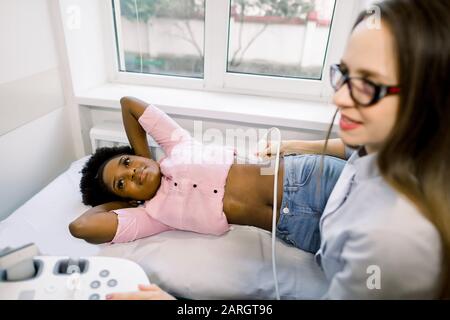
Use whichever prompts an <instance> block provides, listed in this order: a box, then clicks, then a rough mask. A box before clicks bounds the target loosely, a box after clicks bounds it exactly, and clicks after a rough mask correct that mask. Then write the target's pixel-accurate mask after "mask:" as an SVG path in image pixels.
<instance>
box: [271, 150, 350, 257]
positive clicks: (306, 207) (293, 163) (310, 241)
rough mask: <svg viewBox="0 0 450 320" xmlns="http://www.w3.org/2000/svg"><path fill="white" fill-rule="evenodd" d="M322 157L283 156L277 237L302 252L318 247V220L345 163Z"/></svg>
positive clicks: (333, 158) (314, 250)
mask: <svg viewBox="0 0 450 320" xmlns="http://www.w3.org/2000/svg"><path fill="white" fill-rule="evenodd" d="M322 157H323V156H322V155H289V156H285V157H284V179H283V200H282V203H281V208H280V217H279V220H278V223H277V236H278V237H279V238H280V239H282V240H283V241H285V242H287V243H288V244H291V245H293V246H295V247H297V248H299V249H302V250H304V251H308V252H312V253H316V252H317V250H319V247H320V230H319V221H320V217H321V216H322V213H323V211H324V209H325V205H326V204H327V200H328V197H329V196H330V194H331V191H333V188H334V185H335V184H336V182H337V180H338V178H339V175H340V174H341V171H342V169H343V168H344V165H345V161H344V160H341V159H338V158H335V157H330V156H324V157H323V168H322V169H321V161H322Z"/></svg>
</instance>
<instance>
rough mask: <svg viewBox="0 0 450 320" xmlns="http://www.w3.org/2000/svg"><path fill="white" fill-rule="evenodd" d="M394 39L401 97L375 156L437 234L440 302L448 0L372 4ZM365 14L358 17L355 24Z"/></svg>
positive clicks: (447, 157) (447, 158) (446, 175)
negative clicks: (387, 132) (384, 141)
mask: <svg viewBox="0 0 450 320" xmlns="http://www.w3.org/2000/svg"><path fill="white" fill-rule="evenodd" d="M376 6H377V7H378V8H379V9H380V13H381V19H382V21H383V22H384V23H386V25H387V26H388V27H389V29H390V31H391V32H392V34H393V37H394V39H395V45H396V52H397V68H398V69H397V73H398V75H399V79H400V86H401V88H402V92H401V94H400V97H399V98H400V102H399V108H398V113H397V119H396V123H395V125H394V129H393V130H392V132H391V133H390V135H389V137H388V139H387V141H386V143H385V144H384V145H383V147H382V148H381V150H380V151H379V155H378V166H379V168H380V172H381V174H382V175H383V177H384V179H385V180H386V181H387V182H388V183H389V184H390V185H391V186H392V187H393V188H395V189H396V190H397V191H399V192H400V193H402V194H403V195H405V196H406V197H407V198H408V199H410V200H411V201H412V202H413V203H414V204H415V205H416V206H417V207H418V208H419V210H420V211H421V212H422V214H423V215H424V216H425V217H426V218H427V219H428V220H429V221H430V222H431V223H433V225H434V226H435V227H436V228H437V230H438V231H439V233H440V236H441V240H442V245H443V254H444V264H443V266H442V268H443V269H442V270H443V272H444V282H443V284H442V286H443V287H442V292H441V296H440V297H441V298H445V299H449V298H450V274H449V269H450V1H448V0H432V1H423V0H387V1H384V2H381V3H378V4H376ZM369 15H370V14H369V13H367V12H363V13H361V15H360V16H359V18H358V19H357V21H356V24H355V27H356V25H358V24H359V23H360V22H362V21H363V20H364V19H366V18H367V17H368V16H369Z"/></svg>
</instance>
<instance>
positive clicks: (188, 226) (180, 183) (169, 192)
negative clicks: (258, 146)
mask: <svg viewBox="0 0 450 320" xmlns="http://www.w3.org/2000/svg"><path fill="white" fill-rule="evenodd" d="M139 123H140V124H141V126H142V127H143V128H144V129H145V131H146V132H147V133H148V134H150V135H151V136H152V137H153V139H155V141H156V142H157V143H158V144H159V145H160V146H161V148H162V149H163V150H164V153H165V154H166V157H165V158H163V159H161V160H160V170H161V175H162V179H161V185H160V187H159V189H158V191H157V193H156V195H155V196H154V197H153V198H152V199H150V200H148V201H146V202H145V204H144V205H143V206H140V207H138V208H126V209H118V210H114V212H115V213H116V214H117V215H118V228H117V231H116V235H115V237H114V239H113V240H112V242H113V243H117V242H128V241H133V240H135V239H138V238H143V237H148V236H150V235H153V234H156V233H160V232H163V231H167V230H173V229H177V230H186V231H194V232H198V233H205V234H213V235H221V234H223V233H225V232H227V231H228V230H229V224H228V221H227V218H226V216H225V214H224V212H223V196H224V193H225V182H226V178H227V176H228V171H229V169H230V167H231V165H232V164H233V162H234V155H235V152H234V149H232V148H228V147H223V146H211V145H203V144H201V143H200V142H197V141H195V140H194V139H193V138H192V137H191V136H190V135H189V133H188V132H187V131H185V130H184V129H182V128H181V127H180V126H179V125H178V124H177V123H176V122H175V121H174V120H173V119H171V118H170V117H169V116H167V115H166V114H165V113H164V112H162V111H161V110H159V109H158V108H157V107H155V106H152V105H149V106H148V107H147V108H146V110H145V111H144V113H143V114H142V116H141V117H140V118H139Z"/></svg>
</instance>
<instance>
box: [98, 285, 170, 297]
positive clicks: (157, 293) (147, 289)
mask: <svg viewBox="0 0 450 320" xmlns="http://www.w3.org/2000/svg"><path fill="white" fill-rule="evenodd" d="M139 290H140V291H137V292H124V293H112V294H109V295H107V296H106V299H107V300H176V299H175V298H174V297H173V296H171V295H170V294H168V293H167V292H165V291H164V290H162V289H161V288H160V287H158V286H157V285H154V284H152V285H142V284H141V285H139Z"/></svg>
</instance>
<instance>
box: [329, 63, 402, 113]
mask: <svg viewBox="0 0 450 320" xmlns="http://www.w3.org/2000/svg"><path fill="white" fill-rule="evenodd" d="M336 72H339V73H340V74H341V75H342V78H343V81H342V82H341V84H340V85H338V86H335V85H334V84H333V78H334V77H333V76H334V74H335V73H336ZM352 79H358V80H361V81H363V82H364V83H365V84H367V85H370V86H371V87H373V88H374V94H373V97H372V99H371V100H370V101H369V102H368V103H367V102H366V103H362V102H361V101H358V99H356V98H355V97H354V95H353V89H352V85H351V81H350V80H352ZM330 82H331V86H332V87H333V89H334V90H335V91H338V90H339V89H340V88H342V86H344V85H345V84H347V86H348V89H349V91H350V96H351V98H352V99H353V101H354V102H355V103H357V104H358V105H360V106H363V107H369V106H372V105H374V104H375V103H377V102H378V101H380V100H381V99H383V98H384V97H386V96H388V95H393V94H398V93H400V91H401V90H400V87H399V86H386V85H383V84H377V83H375V82H372V81H370V80H367V79H365V78H360V77H350V76H349V75H348V74H345V73H344V72H342V70H341V65H340V64H333V65H331V66H330Z"/></svg>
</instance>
